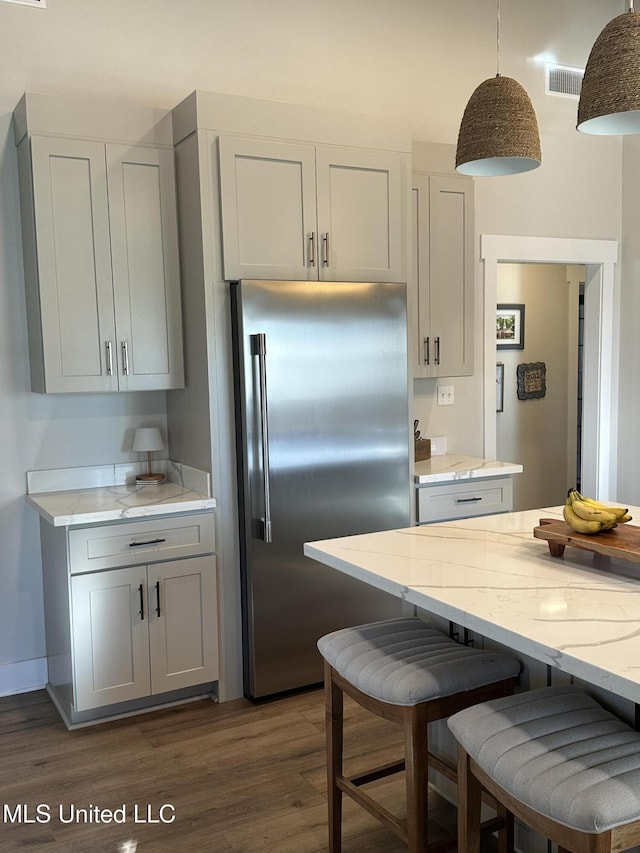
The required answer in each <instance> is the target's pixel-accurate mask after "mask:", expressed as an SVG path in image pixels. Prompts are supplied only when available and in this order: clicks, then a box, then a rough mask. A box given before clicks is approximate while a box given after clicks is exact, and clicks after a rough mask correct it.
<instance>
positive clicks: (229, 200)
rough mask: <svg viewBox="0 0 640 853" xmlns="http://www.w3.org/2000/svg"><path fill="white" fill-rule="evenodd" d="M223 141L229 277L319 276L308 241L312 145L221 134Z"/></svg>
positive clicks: (224, 236)
mask: <svg viewBox="0 0 640 853" xmlns="http://www.w3.org/2000/svg"><path fill="white" fill-rule="evenodd" d="M218 145H219V157H220V197H221V208H222V247H223V263H224V277H225V279H227V280H229V281H233V280H237V279H242V278H270V279H285V280H289V279H292V280H299V279H300V280H312V279H314V278H317V277H318V273H317V260H316V262H315V263H312V260H313V258H312V255H311V254H310V244H309V236H310V234H312V233H314V232H315V221H316V218H315V155H314V148H313V146H310V145H303V144H302V145H294V144H288V143H282V142H269V141H263V140H256V139H242V138H235V137H220V139H219V140H218ZM314 236H315V235H314ZM314 254H315V258H316V259H317V251H316V252H315V253H314Z"/></svg>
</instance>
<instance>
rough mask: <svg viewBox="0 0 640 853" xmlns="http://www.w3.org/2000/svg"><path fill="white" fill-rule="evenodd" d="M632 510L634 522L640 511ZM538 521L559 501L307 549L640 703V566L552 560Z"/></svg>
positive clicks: (572, 557) (595, 559) (596, 558)
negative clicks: (538, 535)
mask: <svg viewBox="0 0 640 853" xmlns="http://www.w3.org/2000/svg"><path fill="white" fill-rule="evenodd" d="M629 511H630V513H631V514H632V515H633V516H634V518H635V519H639V520H640V508H637V507H630V508H629ZM542 518H552V519H558V520H562V508H561V507H554V508H546V509H536V510H528V511H526V512H514V513H506V514H500V515H491V516H483V517H480V518H473V519H465V520H460V521H450V522H446V523H441V524H430V525H425V526H422V527H410V528H405V529H400V530H388V531H383V532H380V533H370V534H364V535H359V536H348V537H343V538H340V539H329V540H324V541H319V542H308V543H306V544H305V546H304V552H305V554H306V555H307V556H308V557H311V558H313V559H315V560H317V561H319V562H321V563H325V564H326V565H329V566H331V567H333V568H334V569H337V570H338V571H341V572H344V573H345V574H348V575H350V576H352V577H355V578H358V579H359V580H361V581H364V582H365V583H368V584H371V585H373V586H375V587H377V588H378V589H381V590H385V591H386V592H388V593H390V594H392V595H394V596H396V597H398V598H401V599H403V600H404V601H406V602H408V603H409V604H412V605H416V606H417V607H419V608H422V609H424V610H426V611H428V612H429V613H432V614H434V615H435V616H438V617H441V618H444V619H447V620H450V621H452V622H455V623H457V624H459V625H462V626H464V627H465V628H468V629H469V630H471V631H474V632H476V633H478V634H481V635H483V636H484V637H486V638H488V639H490V640H492V641H494V642H496V643H500V644H502V645H504V646H506V647H508V648H510V649H512V650H513V651H514V652H515V653H516V654H518V653H519V654H522V655H526V656H528V657H530V658H533V659H535V660H538V661H541V662H543V663H545V664H547V665H548V666H550V667H554V668H556V669H558V670H561V671H563V672H565V673H567V674H569V675H573V676H576V677H578V678H580V679H582V680H584V681H586V682H588V683H590V684H593V685H594V686H598V687H600V688H602V689H603V690H607V691H610V692H611V693H613V694H616V695H617V696H620V697H624V698H626V699H628V700H630V701H632V702H634V703H640V564H634V563H630V562H626V561H618V560H615V559H612V558H610V557H604V556H601V555H598V554H592V553H591V552H588V551H582V550H579V549H576V548H572V547H567V549H566V550H565V552H564V555H563V556H562V557H552V556H551V554H550V552H549V548H548V545H547V542H545V541H542V540H540V539H536V538H534V536H533V530H534V528H535V527H536V526H537V525H538V524H539V522H540V520H541V519H542ZM630 523H631V524H635V523H636V522H635V521H632V522H630Z"/></svg>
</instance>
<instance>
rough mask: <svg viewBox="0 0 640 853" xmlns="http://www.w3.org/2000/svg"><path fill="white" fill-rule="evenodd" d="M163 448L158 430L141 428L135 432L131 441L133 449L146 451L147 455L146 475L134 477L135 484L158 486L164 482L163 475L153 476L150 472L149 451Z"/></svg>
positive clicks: (155, 428)
mask: <svg viewBox="0 0 640 853" xmlns="http://www.w3.org/2000/svg"><path fill="white" fill-rule="evenodd" d="M163 447H164V442H163V441H162V436H161V435H160V430H159V429H158V428H157V427H142V428H141V429H137V430H136V434H135V436H134V439H133V449H134V450H140V451H146V454H147V473H146V474H138V476H137V477H136V483H141V484H142V485H144V484H147V485H158V483H163V482H164V480H165V475H164V474H154V473H153V471H152V470H151V451H152V450H162V449H163Z"/></svg>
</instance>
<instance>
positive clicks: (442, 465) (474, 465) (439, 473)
mask: <svg viewBox="0 0 640 853" xmlns="http://www.w3.org/2000/svg"><path fill="white" fill-rule="evenodd" d="M521 472H522V465H519V464H517V463H515V462H499V461H496V460H491V461H490V460H487V459H478V458H476V457H475V456H456V455H455V454H452V453H445V454H444V455H443V456H432V457H431V459H425V460H424V461H423V462H416V463H415V465H414V468H413V474H414V476H413V479H414V482H415V483H418V484H422V485H426V484H433V483H452V482H454V481H456V480H469V479H474V478H480V477H505V476H507V475H509V474H520V473H521Z"/></svg>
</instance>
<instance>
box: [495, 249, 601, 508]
mask: <svg viewBox="0 0 640 853" xmlns="http://www.w3.org/2000/svg"><path fill="white" fill-rule="evenodd" d="M617 257H618V244H617V242H616V241H614V240H572V239H564V238H557V237H513V236H501V235H486V234H485V235H482V238H481V258H482V260H483V262H484V309H485V310H484V314H485V316H484V382H485V385H484V455H485V457H486V458H487V459H495V458H496V444H497V442H496V383H495V360H496V323H495V316H496V315H495V311H496V309H495V306H496V304H497V301H498V300H497V292H498V264H499V263H501V262H507V263H509V262H511V263H558V264H566V265H570V264H579V265H584V267H585V271H586V274H585V287H584V339H583V359H584V363H583V400H582V430H581V439H582V441H581V472H580V474H581V484H582V490H583V491H584V492H585V493H586V494H590V495H593V496H594V497H597V498H599V499H601V500H610V499H614V498H615V492H616V470H615V460H616V457H617V446H616V444H617V441H616V437H617V414H616V413H617V398H616V395H617V379H616V377H617V369H618V364H617V353H614V347H613V342H614V293H613V284H614V269H615V263H616V261H617ZM506 461H510V462H518V461H519V460H517V459H512V460H506Z"/></svg>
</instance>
